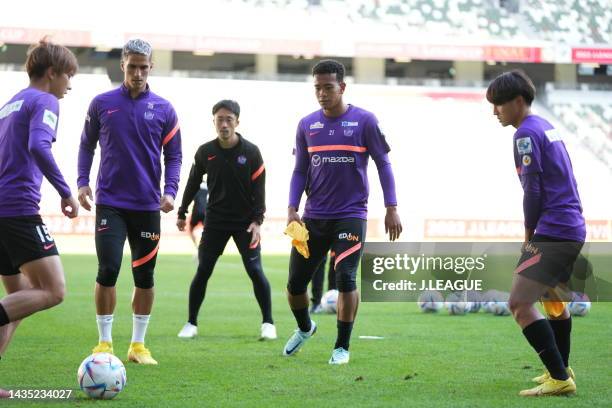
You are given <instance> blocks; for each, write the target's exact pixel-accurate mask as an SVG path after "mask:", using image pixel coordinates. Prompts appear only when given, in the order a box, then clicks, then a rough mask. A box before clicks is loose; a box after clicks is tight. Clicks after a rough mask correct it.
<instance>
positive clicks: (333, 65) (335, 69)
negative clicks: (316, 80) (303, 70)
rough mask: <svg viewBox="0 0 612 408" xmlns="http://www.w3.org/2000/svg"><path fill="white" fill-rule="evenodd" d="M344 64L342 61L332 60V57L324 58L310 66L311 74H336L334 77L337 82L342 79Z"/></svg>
mask: <svg viewBox="0 0 612 408" xmlns="http://www.w3.org/2000/svg"><path fill="white" fill-rule="evenodd" d="M344 72H345V69H344V65H342V63H340V62H338V61H336V60H332V59H324V60H321V61H319V62H317V64H316V65H315V66H314V67H312V76H315V75H324V74H336V79H337V80H338V82H343V81H344Z"/></svg>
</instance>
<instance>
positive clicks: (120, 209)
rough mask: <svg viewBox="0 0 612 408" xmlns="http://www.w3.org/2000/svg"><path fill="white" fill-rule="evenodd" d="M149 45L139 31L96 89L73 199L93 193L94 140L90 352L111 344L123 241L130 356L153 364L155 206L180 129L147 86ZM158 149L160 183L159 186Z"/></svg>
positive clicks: (170, 192)
mask: <svg viewBox="0 0 612 408" xmlns="http://www.w3.org/2000/svg"><path fill="white" fill-rule="evenodd" d="M151 53H152V49H151V46H150V45H149V44H148V43H147V42H145V41H143V40H140V39H135V40H130V41H128V42H127V43H126V44H125V46H124V47H123V52H122V59H121V69H122V70H123V73H124V82H123V84H121V86H120V87H119V88H117V89H113V90H112V91H109V92H106V93H103V94H100V95H98V96H96V97H95V98H94V99H93V101H92V102H91V104H90V106H89V111H88V112H87V118H86V121H85V126H84V129H83V134H82V136H81V146H80V149H79V163H78V170H79V177H78V186H79V201H80V202H81V205H82V206H83V208H85V209H86V210H88V211H89V210H90V209H91V204H90V201H89V200H93V196H92V192H91V188H90V187H89V183H90V181H89V172H90V170H91V165H92V161H93V157H94V151H95V149H96V145H97V144H98V143H99V144H100V150H101V158H100V169H99V172H98V179H97V183H96V231H95V235H96V252H97V255H98V276H97V278H96V289H95V302H96V320H97V323H98V331H99V343H98V345H97V346H96V347H95V348H94V350H93V351H94V353H95V352H110V353H112V352H113V345H112V336H111V329H112V324H113V312H114V310H115V304H116V291H115V284H116V282H117V276H118V275H119V268H120V266H121V258H122V256H123V244H124V243H125V239H126V237H127V239H128V242H129V244H130V249H131V252H132V274H133V277H134V286H135V287H134V294H133V297H132V310H133V313H134V315H133V331H132V342H131V345H130V348H129V350H128V360H130V361H134V362H136V363H140V364H157V362H156V361H155V360H154V359H153V358H152V357H151V353H150V351H149V350H148V349H147V348H146V347H145V346H144V340H145V334H146V330H147V326H148V323H149V317H150V314H151V309H152V307H153V297H154V292H153V270H154V268H155V261H156V259H157V250H158V249H159V239H160V214H159V210H160V209H161V211H163V212H165V213H167V212H169V211H172V210H173V208H174V197H175V196H176V192H177V189H178V183H179V175H180V167H181V158H182V155H181V132H180V129H179V123H178V119H177V116H176V113H175V112H174V108H173V107H172V105H171V104H170V102H168V101H167V100H165V99H163V98H162V97H160V96H158V95H156V94H154V93H153V92H151V90H150V89H149V85H148V84H147V77H148V75H149V72H150V70H151V69H152V68H153V63H152V61H151ZM162 151H163V154H164V166H165V168H164V177H165V186H164V190H163V194H162V193H161V191H160V186H159V185H160V179H161V174H162V166H161V160H160V156H161V153H162Z"/></svg>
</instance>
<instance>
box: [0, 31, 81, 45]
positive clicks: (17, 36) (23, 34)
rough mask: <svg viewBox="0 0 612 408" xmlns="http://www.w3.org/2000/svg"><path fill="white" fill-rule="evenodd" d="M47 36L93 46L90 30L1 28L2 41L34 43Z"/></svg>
mask: <svg viewBox="0 0 612 408" xmlns="http://www.w3.org/2000/svg"><path fill="white" fill-rule="evenodd" d="M46 36H48V37H49V39H50V40H51V41H53V42H55V43H58V44H62V45H67V46H78V47H91V46H92V41H91V32H89V31H71V30H51V29H49V30H46V29H33V28H17V27H1V28H0V43H8V44H34V43H37V42H38V41H40V39H41V38H43V37H46Z"/></svg>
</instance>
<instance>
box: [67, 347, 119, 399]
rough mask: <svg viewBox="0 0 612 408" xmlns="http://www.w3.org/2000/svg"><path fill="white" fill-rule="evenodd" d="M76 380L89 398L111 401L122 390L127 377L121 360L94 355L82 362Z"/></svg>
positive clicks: (110, 355) (109, 356)
mask: <svg viewBox="0 0 612 408" xmlns="http://www.w3.org/2000/svg"><path fill="white" fill-rule="evenodd" d="M77 380H78V381H79V386H80V387H81V389H82V390H83V392H84V393H85V394H87V395H88V396H90V397H91V398H95V399H111V398H115V396H117V394H119V393H120V392H121V390H123V387H125V382H126V380H127V377H126V374H125V367H124V366H123V363H122V362H121V360H119V359H118V358H117V357H115V356H114V355H112V354H109V353H95V354H92V355H91V356H89V357H87V358H86V359H85V360H83V362H82V363H81V365H80V366H79V370H78V372H77Z"/></svg>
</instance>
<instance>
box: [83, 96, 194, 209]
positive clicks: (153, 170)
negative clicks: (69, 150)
mask: <svg viewBox="0 0 612 408" xmlns="http://www.w3.org/2000/svg"><path fill="white" fill-rule="evenodd" d="M98 143H100V151H101V153H100V155H101V158H100V169H99V171H98V179H97V183H96V204H102V205H109V206H113V207H117V208H124V209H128V210H141V211H154V210H158V209H159V206H160V197H161V191H160V180H161V174H162V168H161V160H160V158H161V153H162V151H163V153H164V176H165V180H164V192H163V193H164V195H170V196H172V197H176V192H177V189H178V183H179V176H180V170H181V160H182V152H181V131H180V128H179V123H178V119H177V116H176V113H175V111H174V108H173V107H172V105H171V104H170V102H168V101H167V100H165V99H163V98H162V97H160V96H158V95H156V94H154V93H153V92H151V91H150V90H149V87H148V86H147V89H146V91H144V92H142V93H141V94H140V95H139V96H138V97H136V98H135V99H133V98H132V97H131V96H130V92H129V90H128V89H127V88H126V87H125V85H121V86H120V87H119V88H117V89H113V90H112V91H109V92H106V93H103V94H100V95H98V96H96V97H95V98H94V99H93V101H92V102H91V104H90V105H89V110H88V112H87V118H86V120H85V126H84V128H83V133H82V135H81V145H80V148H79V161H78V173H79V177H78V180H77V184H78V186H79V188H80V187H83V186H88V185H89V184H90V180H89V173H90V170H91V165H92V162H93V157H94V151H95V149H96V145H97V144H98Z"/></svg>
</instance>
